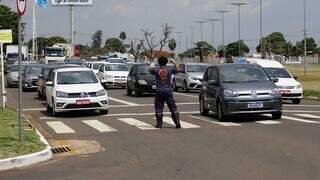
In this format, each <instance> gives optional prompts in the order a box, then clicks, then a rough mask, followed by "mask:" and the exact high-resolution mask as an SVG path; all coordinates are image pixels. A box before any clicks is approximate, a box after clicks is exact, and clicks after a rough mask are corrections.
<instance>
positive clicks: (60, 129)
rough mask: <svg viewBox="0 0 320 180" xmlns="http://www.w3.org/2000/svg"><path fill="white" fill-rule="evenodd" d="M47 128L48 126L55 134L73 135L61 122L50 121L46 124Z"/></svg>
mask: <svg viewBox="0 0 320 180" xmlns="http://www.w3.org/2000/svg"><path fill="white" fill-rule="evenodd" d="M47 124H48V126H50V127H51V128H52V129H53V130H54V131H55V132H56V133H57V134H67V133H75V131H74V130H73V129H71V128H70V127H69V126H67V125H65V124H64V123H63V122H61V121H52V122H47Z"/></svg>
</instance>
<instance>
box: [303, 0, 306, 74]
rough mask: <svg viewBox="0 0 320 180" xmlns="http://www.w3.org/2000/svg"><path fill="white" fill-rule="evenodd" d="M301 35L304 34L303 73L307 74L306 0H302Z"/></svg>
mask: <svg viewBox="0 0 320 180" xmlns="http://www.w3.org/2000/svg"><path fill="white" fill-rule="evenodd" d="M303 36H304V63H303V65H304V66H303V73H304V75H306V74H307V29H306V0H303Z"/></svg>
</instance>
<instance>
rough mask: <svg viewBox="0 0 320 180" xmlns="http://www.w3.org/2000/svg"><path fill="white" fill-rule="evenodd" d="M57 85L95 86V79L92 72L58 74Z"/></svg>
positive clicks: (96, 80) (96, 81)
mask: <svg viewBox="0 0 320 180" xmlns="http://www.w3.org/2000/svg"><path fill="white" fill-rule="evenodd" d="M57 83H58V84H95V83H98V79H97V77H96V76H95V75H94V73H93V72H92V71H67V72H58V77H57Z"/></svg>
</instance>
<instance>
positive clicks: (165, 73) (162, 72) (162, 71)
mask: <svg viewBox="0 0 320 180" xmlns="http://www.w3.org/2000/svg"><path fill="white" fill-rule="evenodd" d="M168 75H169V73H168V70H167V68H166V67H161V68H160V70H159V77H160V82H161V83H162V84H165V83H166V82H167V81H168Z"/></svg>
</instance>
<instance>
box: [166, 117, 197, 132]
mask: <svg viewBox="0 0 320 180" xmlns="http://www.w3.org/2000/svg"><path fill="white" fill-rule="evenodd" d="M163 122H165V123H168V124H171V125H173V126H175V124H174V122H173V120H172V118H169V117H163ZM180 124H181V127H182V128H184V129H191V128H200V126H198V125H194V124H191V123H188V122H185V121H180Z"/></svg>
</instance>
